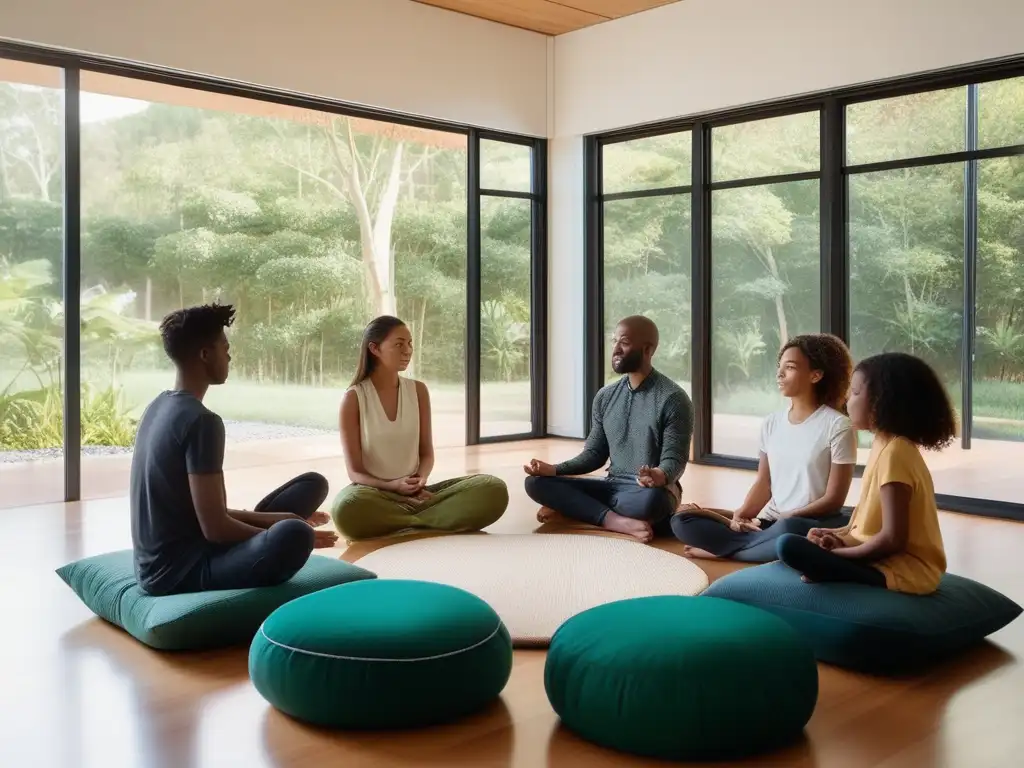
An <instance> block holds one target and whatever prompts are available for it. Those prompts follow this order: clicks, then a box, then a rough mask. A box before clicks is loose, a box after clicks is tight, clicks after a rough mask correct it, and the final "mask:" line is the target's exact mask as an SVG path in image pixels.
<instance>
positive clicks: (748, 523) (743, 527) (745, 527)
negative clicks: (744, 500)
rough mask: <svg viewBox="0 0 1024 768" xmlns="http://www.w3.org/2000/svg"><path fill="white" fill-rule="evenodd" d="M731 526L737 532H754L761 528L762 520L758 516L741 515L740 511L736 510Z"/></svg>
mask: <svg viewBox="0 0 1024 768" xmlns="http://www.w3.org/2000/svg"><path fill="white" fill-rule="evenodd" d="M729 527H730V528H731V529H732V530H734V531H736V532H737V533H742V532H743V531H748V532H751V533H754V532H757V531H760V530H761V521H760V520H758V519H757V518H756V517H741V516H740V515H739V514H738V513H736V512H734V513H733V515H732V520H731V521H730V523H729Z"/></svg>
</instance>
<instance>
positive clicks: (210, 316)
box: [160, 304, 235, 364]
mask: <svg viewBox="0 0 1024 768" xmlns="http://www.w3.org/2000/svg"><path fill="white" fill-rule="evenodd" d="M233 322H235V308H234V307H233V306H231V305H230V304H204V305H202V306H199V307H185V308H184V309H177V310H175V311H174V312H171V313H170V314H169V315H167V317H165V318H164V319H163V322H161V323H160V337H161V339H163V343H164V351H165V352H166V353H167V356H168V357H169V358H171V360H173V361H174V362H175V363H179V364H180V363H183V362H186V361H187V360H189V359H190V358H192V357H195V356H196V355H198V354H199V352H200V351H201V350H203V349H204V348H205V347H209V346H211V345H212V344H213V343H214V342H215V341H216V340H217V337H218V336H219V335H220V333H221V331H223V330H224V329H225V328H228V327H230V326H231V324H232V323H233Z"/></svg>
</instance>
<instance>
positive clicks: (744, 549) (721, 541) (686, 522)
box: [672, 508, 852, 563]
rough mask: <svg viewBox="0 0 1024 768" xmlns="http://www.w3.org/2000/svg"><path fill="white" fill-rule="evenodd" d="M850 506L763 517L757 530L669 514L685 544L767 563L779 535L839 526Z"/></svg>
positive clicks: (717, 554)
mask: <svg viewBox="0 0 1024 768" xmlns="http://www.w3.org/2000/svg"><path fill="white" fill-rule="evenodd" d="M851 511H852V510H849V509H845V508H844V509H842V510H840V511H838V512H835V513H832V514H828V515H823V516H821V517H783V518H781V519H779V520H762V521H761V530H759V531H734V530H733V529H732V528H730V527H729V526H728V525H725V524H723V523H721V522H719V521H718V520H712V519H711V518H709V517H704V516H703V515H695V514H691V513H687V512H683V513H682V514H679V515H673V516H672V533H674V534H675V536H676V538H677V539H679V540H680V541H681V542H683V543H684V544H688V545H690V546H691V547H697V548H698V549H703V550H704V551H705V552H710V553H711V554H712V555H714V556H715V557H722V558H731V559H733V560H738V561H740V562H741V563H769V562H771V561H773V560H775V559H777V558H776V554H775V549H776V544H777V542H778V539H779V537H780V536H783V535H784V534H787V533H795V534H797V535H798V536H806V535H807V533H808V532H809V531H810V530H811V528H841V527H843V526H844V525H846V524H847V523H849V522H850V512H851Z"/></svg>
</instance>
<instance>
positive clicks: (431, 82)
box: [0, 0, 548, 136]
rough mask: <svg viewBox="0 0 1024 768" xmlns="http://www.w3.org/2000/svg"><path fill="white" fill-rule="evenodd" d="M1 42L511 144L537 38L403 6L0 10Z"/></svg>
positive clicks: (72, 3) (354, 0)
mask: <svg viewBox="0 0 1024 768" xmlns="http://www.w3.org/2000/svg"><path fill="white" fill-rule="evenodd" d="M0 5H2V10H0V36H2V37H4V38H7V39H10V40H17V41H21V42H29V43H36V44H41V45H47V46H52V47H58V48H64V49H69V50H74V51H80V52H85V53H91V54H97V55H103V56H109V57H115V58H119V59H125V60H129V61H134V62H139V63H144V64H150V65H155V66H160V67H168V68H173V69H177V70H184V71H190V72H194V73H199V74H205V75H213V76H217V77H221V78H226V79H231V80H236V81H240V82H244V83H252V84H256V85H262V86H266V87H271V88H280V89H285V90H288V91H295V92H298V93H304V94H309V95H314V96H321V97H326V98H332V99H338V100H342V101H346V102H351V103H356V104H363V105H367V106H373V107H379V108H383V109H391V110H396V111H400V112H408V113H412V114H416V115H423V116H427V117H434V118H440V119H444V120H452V121H457V122H462V123H469V124H471V125H476V126H480V127H487V128H494V129H499V130H505V131H512V132H516V133H524V134H529V135H536V136H543V135H545V134H546V133H547V128H548V120H547V104H548V102H547V71H546V70H547V39H546V38H545V37H544V36H543V35H539V34H535V33H532V32H526V31H523V30H519V29H513V28H512V27H505V26H502V25H499V24H494V23H491V22H487V21H483V20H481V19H474V18H471V17H469V16H464V15H461V14H456V13H451V12H448V11H444V10H441V9H439V8H434V7H432V6H428V5H421V4H419V3H414V2H410V0H288V1H287V2H286V1H285V0H174V2H168V1H165V0H162V1H158V2H154V1H153V0H149V1H144V0H88V1H87V2H81V0H22V1H21V2H19V0H0Z"/></svg>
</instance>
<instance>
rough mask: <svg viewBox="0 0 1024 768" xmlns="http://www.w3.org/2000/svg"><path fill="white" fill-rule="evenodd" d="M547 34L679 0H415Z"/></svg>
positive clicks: (567, 30) (554, 33)
mask: <svg viewBox="0 0 1024 768" xmlns="http://www.w3.org/2000/svg"><path fill="white" fill-rule="evenodd" d="M415 2H418V3H422V4H423V5H433V6H435V7H437V8H444V9H446V10H449V11H457V12H458V13H465V14H467V15H469V16H476V17H478V18H481V19H487V20H489V21H496V22H498V23H500V24H508V25H509V26H513V27H520V28H521V29H529V30H531V31H533V32H541V33H543V34H545V35H562V34H565V33H566V32H572V31H573V30H577V29H583V28H584V27H590V26H593V25H594V24H600V23H601V22H603V21H609V20H610V19H618V18H621V17H623V16H629V15H630V14H633V13H639V12H640V11H646V10H649V9H651V8H657V7H658V6H659V5H668V4H669V3H674V2H679V0H415Z"/></svg>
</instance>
